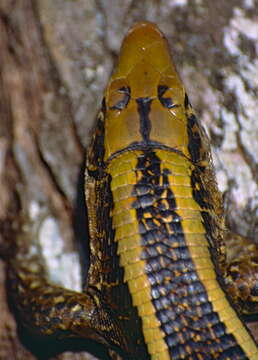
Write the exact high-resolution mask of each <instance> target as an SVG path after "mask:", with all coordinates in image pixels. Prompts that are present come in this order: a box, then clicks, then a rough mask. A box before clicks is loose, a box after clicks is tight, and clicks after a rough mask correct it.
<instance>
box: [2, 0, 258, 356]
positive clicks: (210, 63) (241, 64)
mask: <svg viewBox="0 0 258 360" xmlns="http://www.w3.org/2000/svg"><path fill="white" fill-rule="evenodd" d="M254 10H255V5H254V3H253V1H251V0H250V1H247V0H245V1H244V0H243V1H240V0H239V1H235V0H229V1H226V2H214V1H213V0H208V1H206V2H205V5H204V4H202V2H201V1H192V0H188V1H187V0H172V1H163V0H144V1H133V0H125V1H123V2H121V1H118V0H95V1H94V0H77V1H72V0H68V1H67V0H55V1H52V0H1V1H0V198H1V206H0V230H1V233H0V254H2V255H3V258H4V257H5V256H6V254H8V255H9V256H11V255H10V249H11V248H12V243H13V241H14V240H15V233H17V231H19V224H21V223H23V226H27V228H28V229H30V233H31V236H32V237H33V238H37V240H38V242H39V244H40V246H41V247H42V252H43V255H44V256H45V261H46V265H47V267H48V269H49V272H50V276H51V277H52V278H54V280H56V281H59V282H61V283H62V284H64V286H66V287H69V288H73V289H77V290H80V288H81V283H82V280H81V279H82V277H83V276H85V275H83V276H81V272H80V267H79V263H80V259H79V258H78V255H77V251H76V249H77V247H78V243H80V242H82V245H79V246H81V247H82V248H84V250H85V248H86V251H82V253H83V254H84V253H87V234H86V230H85V225H84V224H85V216H86V215H85V209H84V207H83V184H82V183H83V175H82V174H83V162H84V151H85V147H86V146H87V143H88V134H89V130H90V129H91V126H92V123H93V120H94V117H95V114H96V112H97V109H98V106H99V104H100V102H101V97H102V93H103V89H104V87H105V84H106V82H107V79H108V77H109V75H110V72H111V69H112V64H113V59H115V58H116V56H117V54H118V51H119V46H120V43H121V40H122V36H123V35H124V34H125V32H126V31H127V29H128V27H129V26H130V25H131V24H133V23H134V22H136V21H140V20H143V19H146V20H150V21H153V22H155V23H157V24H158V25H159V26H160V28H161V29H162V30H163V32H164V33H165V34H166V36H167V37H168V40H169V42H170V45H171V49H172V50H173V54H174V60H175V62H176V64H177V67H178V70H179V72H180V74H181V77H182V78H183V80H184V83H185V85H186V88H187V89H188V94H189V95H190V98H191V102H192V103H193V105H194V108H195V109H196V112H197V113H198V114H199V116H200V117H201V118H202V122H203V123H204V124H205V126H206V128H207V130H208V132H209V134H210V137H211V141H212V146H213V153H214V158H215V159H214V160H215V166H216V170H217V175H218V182H219V186H220V188H221V190H222V191H223V192H224V194H225V199H226V206H225V207H226V210H227V211H228V215H227V223H228V226H229V227H231V228H232V229H233V230H234V231H236V232H238V233H240V234H242V235H246V236H249V237H250V238H251V239H253V240H254V239H255V238H257V226H256V224H257V218H256V217H255V213H256V211H257V203H258V202H257V197H256V198H255V195H254V194H257V186H256V181H257V157H258V156H257V155H258V154H257V153H258V149H257V127H258V123H257V121H256V119H257V106H255V100H256V99H255V90H257V89H255V86H257V83H255V71H257V68H256V67H255V66H254V63H255V56H256V54H255V41H257V38H258V26H257V23H256V22H255V11H254ZM172 50H171V51H172ZM4 254H5V256H4ZM82 263H83V266H84V268H85V267H87V261H82ZM82 273H83V274H85V270H83V271H82ZM0 309H1V315H0V359H10V360H12V359H25V358H26V359H27V360H30V359H37V358H38V359H43V358H45V359H46V358H50V357H51V358H53V359H54V358H55V359H66V358H67V359H93V357H92V355H89V354H88V353H86V352H80V353H76V352H68V351H67V352H64V353H63V354H55V355H53V354H52V355H49V354H45V353H44V354H43V353H41V350H40V351H38V350H37V349H36V350H35V347H34V348H33V346H32V344H31V343H30V339H29V338H26V339H23V336H22V334H19V335H17V332H16V323H15V320H14V317H13V315H12V312H11V311H10V309H9V306H8V294H6V291H5V265H4V261H2V262H1V261H0ZM89 351H91V349H89ZM93 353H94V354H95V356H100V355H97V354H98V351H97V350H96V351H95V350H94V351H93ZM42 354H43V355H42ZM95 358H96V357H95Z"/></svg>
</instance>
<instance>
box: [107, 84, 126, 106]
mask: <svg viewBox="0 0 258 360" xmlns="http://www.w3.org/2000/svg"><path fill="white" fill-rule="evenodd" d="M129 100H130V88H129V87H128V86H123V87H121V88H119V89H117V90H115V91H112V93H111V94H110V96H109V108H110V109H111V110H123V109H125V108H126V106H127V104H128V102H129Z"/></svg>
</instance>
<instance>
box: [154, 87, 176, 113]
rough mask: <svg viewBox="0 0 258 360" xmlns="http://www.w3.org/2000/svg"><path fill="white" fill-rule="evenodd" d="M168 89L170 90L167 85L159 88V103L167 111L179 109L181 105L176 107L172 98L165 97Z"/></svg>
mask: <svg viewBox="0 0 258 360" xmlns="http://www.w3.org/2000/svg"><path fill="white" fill-rule="evenodd" d="M168 89H169V87H168V86H166V85H160V86H158V98H159V101H160V102H161V104H162V105H163V106H164V107H165V108H167V109H172V108H177V107H179V105H176V104H174V103H173V99H172V98H171V97H163V95H164V94H165V92H166V91H167V90H168Z"/></svg>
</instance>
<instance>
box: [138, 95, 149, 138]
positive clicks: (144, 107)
mask: <svg viewBox="0 0 258 360" xmlns="http://www.w3.org/2000/svg"><path fill="white" fill-rule="evenodd" d="M136 102H137V105H138V112H139V115H140V133H141V135H142V138H143V140H144V141H145V142H147V143H148V142H149V140H150V131H151V122H150V118H149V113H150V109H151V102H152V99H150V98H148V97H147V98H138V99H136Z"/></svg>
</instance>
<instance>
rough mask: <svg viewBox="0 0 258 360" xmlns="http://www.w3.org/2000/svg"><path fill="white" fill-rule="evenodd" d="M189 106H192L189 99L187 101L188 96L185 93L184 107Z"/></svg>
mask: <svg viewBox="0 0 258 360" xmlns="http://www.w3.org/2000/svg"><path fill="white" fill-rule="evenodd" d="M188 106H189V107H192V105H191V103H190V101H189V98H188V95H187V94H185V108H188Z"/></svg>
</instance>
